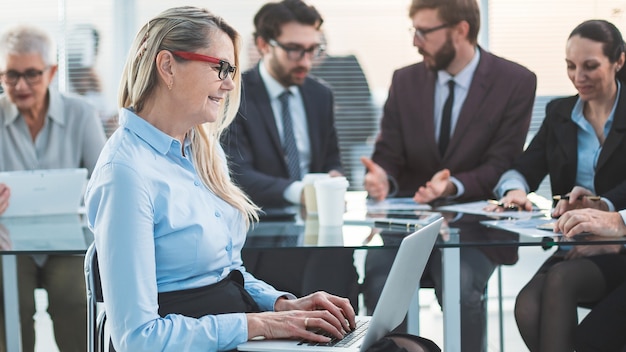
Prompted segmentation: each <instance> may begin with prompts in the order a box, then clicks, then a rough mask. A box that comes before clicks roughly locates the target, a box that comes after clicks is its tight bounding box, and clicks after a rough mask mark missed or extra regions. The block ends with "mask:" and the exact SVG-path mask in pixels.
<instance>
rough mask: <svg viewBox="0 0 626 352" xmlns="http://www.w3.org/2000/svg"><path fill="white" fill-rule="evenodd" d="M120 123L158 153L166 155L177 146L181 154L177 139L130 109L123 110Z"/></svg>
mask: <svg viewBox="0 0 626 352" xmlns="http://www.w3.org/2000/svg"><path fill="white" fill-rule="evenodd" d="M119 121H120V126H121V127H123V128H127V129H128V130H129V131H131V132H132V133H134V134H136V135H137V136H138V137H139V138H141V139H142V140H144V141H145V142H146V143H148V144H149V145H150V146H151V147H152V148H154V149H155V150H156V151H157V152H159V153H161V154H163V155H166V154H167V153H168V152H169V151H170V148H172V146H173V145H175V146H176V148H177V149H178V150H179V153H180V143H179V142H178V140H177V139H175V138H173V137H172V136H170V135H168V134H166V133H164V132H163V131H161V130H159V129H158V128H156V127H154V126H153V125H152V124H151V123H149V122H148V121H146V120H144V119H143V118H141V117H139V116H138V115H137V114H135V112H134V111H133V110H131V109H128V108H124V109H121V110H120V117H119ZM188 140H189V138H187V139H186V140H185V145H187V141H188Z"/></svg>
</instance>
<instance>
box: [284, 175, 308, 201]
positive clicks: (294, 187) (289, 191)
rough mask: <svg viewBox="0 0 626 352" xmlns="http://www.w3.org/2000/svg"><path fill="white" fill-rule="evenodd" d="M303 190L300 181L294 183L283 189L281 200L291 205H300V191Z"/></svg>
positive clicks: (302, 184)
mask: <svg viewBox="0 0 626 352" xmlns="http://www.w3.org/2000/svg"><path fill="white" fill-rule="evenodd" d="M303 189H304V183H303V182H302V181H294V182H293V183H292V184H290V185H289V186H287V188H285V191H284V192H283V198H285V200H286V201H288V202H290V203H292V204H298V205H300V204H301V203H300V201H301V200H302V190H303Z"/></svg>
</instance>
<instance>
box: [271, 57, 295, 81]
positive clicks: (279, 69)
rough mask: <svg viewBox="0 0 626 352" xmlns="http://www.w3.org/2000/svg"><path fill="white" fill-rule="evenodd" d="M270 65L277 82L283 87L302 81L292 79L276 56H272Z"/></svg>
mask: <svg viewBox="0 0 626 352" xmlns="http://www.w3.org/2000/svg"><path fill="white" fill-rule="evenodd" d="M270 67H271V68H272V70H273V71H274V72H275V73H276V76H277V77H275V79H276V80H277V81H278V83H280V84H282V85H283V86H285V87H291V86H293V85H301V84H302V83H303V82H300V81H298V80H295V79H293V77H292V76H291V74H290V73H289V72H287V71H285V68H284V67H283V66H282V64H281V63H280V61H279V60H278V59H277V58H276V57H272V58H271V59H270Z"/></svg>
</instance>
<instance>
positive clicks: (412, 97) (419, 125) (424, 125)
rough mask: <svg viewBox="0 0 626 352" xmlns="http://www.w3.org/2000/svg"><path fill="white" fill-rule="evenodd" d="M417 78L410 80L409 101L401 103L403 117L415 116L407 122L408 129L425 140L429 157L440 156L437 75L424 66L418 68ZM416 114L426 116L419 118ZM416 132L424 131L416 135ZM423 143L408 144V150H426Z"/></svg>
mask: <svg viewBox="0 0 626 352" xmlns="http://www.w3.org/2000/svg"><path fill="white" fill-rule="evenodd" d="M416 68H417V70H416V71H415V76H413V77H411V79H410V80H408V85H407V88H408V89H407V92H403V93H402V94H403V95H404V94H406V95H407V99H405V100H404V101H403V100H401V99H397V101H400V102H401V104H402V106H400V107H399V108H398V109H402V111H403V112H404V113H403V115H407V116H414V117H413V118H411V119H410V120H409V121H407V126H406V128H407V129H408V131H412V132H411V133H412V134H413V135H419V136H422V137H423V138H424V145H425V146H427V148H428V149H429V150H428V151H426V153H428V155H439V147H438V146H437V140H436V139H435V83H436V79H437V75H436V74H435V73H434V72H433V71H431V70H430V69H427V68H426V66H424V65H419V66H416ZM416 112H417V113H416ZM416 114H419V115H423V116H426V117H425V118H419V117H417V116H415V115H416ZM416 131H424V132H422V133H419V134H416ZM424 145H422V144H421V143H411V142H408V143H406V146H407V147H408V148H419V149H422V148H424Z"/></svg>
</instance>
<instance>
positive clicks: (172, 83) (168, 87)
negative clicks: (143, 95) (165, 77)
mask: <svg viewBox="0 0 626 352" xmlns="http://www.w3.org/2000/svg"><path fill="white" fill-rule="evenodd" d="M173 85H174V82H172V81H170V83H168V85H167V89H169V90H172V86H173Z"/></svg>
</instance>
